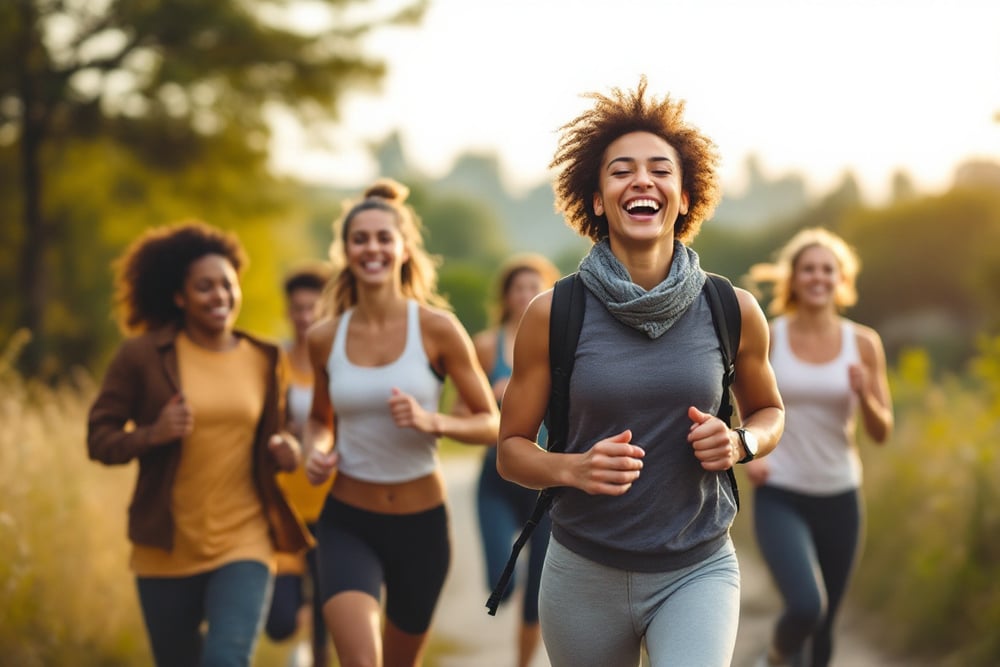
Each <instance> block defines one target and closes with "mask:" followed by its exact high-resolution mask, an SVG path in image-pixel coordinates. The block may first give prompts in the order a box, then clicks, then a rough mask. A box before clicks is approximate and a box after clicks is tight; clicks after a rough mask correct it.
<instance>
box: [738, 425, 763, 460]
mask: <svg viewBox="0 0 1000 667" xmlns="http://www.w3.org/2000/svg"><path fill="white" fill-rule="evenodd" d="M733 430H735V431H736V434H737V435H739V436H740V442H741V443H743V450H744V451H745V452H746V453H747V455H746V456H744V457H743V458H741V459H740V460H739V461H737V463H749V462H750V461H753V460H754V458H755V457H756V456H757V436H755V435H754V434H753V432H752V431H748V430H746V429H745V428H737V429H733Z"/></svg>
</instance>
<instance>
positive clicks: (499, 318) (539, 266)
mask: <svg viewBox="0 0 1000 667" xmlns="http://www.w3.org/2000/svg"><path fill="white" fill-rule="evenodd" d="M524 271H532V272H534V273H537V274H538V275H539V277H540V278H541V279H542V289H543V290H546V289H549V288H550V287H552V285H554V284H555V282H556V280H558V279H559V269H557V268H556V266H555V264H553V263H552V262H551V261H549V259H548V258H547V257H545V256H543V255H540V254H538V253H533V252H526V253H519V254H517V255H513V256H511V257H509V258H508V259H507V260H506V261H504V263H503V264H501V265H500V270H499V271H498V272H497V277H496V287H495V289H496V292H494V295H495V298H496V301H494V303H493V304H492V305H491V307H490V311H491V312H490V317H491V319H492V320H493V322H494V323H496V324H503V323H505V322H506V321H507V320H509V319H510V316H511V313H510V311H509V310H508V309H507V303H506V298H505V297H506V296H507V292H508V291H510V286H511V285H512V284H513V282H514V278H515V277H516V276H517V275H518V274H520V273H523V272H524Z"/></svg>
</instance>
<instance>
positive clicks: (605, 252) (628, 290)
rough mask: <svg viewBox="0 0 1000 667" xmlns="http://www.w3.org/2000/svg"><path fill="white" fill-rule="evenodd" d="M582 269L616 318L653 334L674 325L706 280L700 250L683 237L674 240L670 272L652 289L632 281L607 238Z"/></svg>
mask: <svg viewBox="0 0 1000 667" xmlns="http://www.w3.org/2000/svg"><path fill="white" fill-rule="evenodd" d="M579 273H580V278H581V279H583V284H584V285H586V286H587V289H589V290H590V291H591V293H593V295H594V296H595V297H597V299H598V300H599V301H600V302H601V303H603V304H604V307H605V308H607V309H608V312H610V313H611V314H612V315H613V316H614V318H615V319H616V320H618V321H619V322H621V323H622V324H624V325H626V326H630V327H632V328H633V329H637V330H639V331H641V332H643V333H644V334H646V335H647V336H649V337H650V338H659V337H660V336H662V335H663V333H664V332H665V331H666V330H667V329H669V328H670V327H671V326H673V324H674V322H676V321H677V318H679V317H680V316H681V315H683V314H684V311H686V310H687V309H688V306H690V305H691V304H692V303H693V302H694V300H695V299H696V298H697V297H698V293H699V292H701V288H702V286H703V285H704V284H705V280H706V276H705V272H704V271H702V270H701V266H700V265H699V263H698V253H696V252H695V251H694V250H692V249H690V248H688V247H687V246H686V245H684V244H683V243H681V242H680V241H674V258H673V261H672V262H671V263H670V273H669V274H667V277H666V279H665V280H664V281H663V282H662V283H660V284H659V285H657V286H656V287H654V288H653V289H651V290H649V291H648V292H647V291H646V290H644V289H643V288H642V287H640V286H639V285H636V284H635V283H634V282H632V278H631V276H629V273H628V270H627V269H626V268H625V265H623V264H622V263H621V262H620V261H619V260H618V258H617V257H615V256H614V254H613V253H612V252H611V245H610V244H609V243H608V240H607V239H603V240H601V241H599V242H598V243H596V244H595V245H594V247H593V248H591V249H590V252H589V253H587V256H586V257H584V258H583V260H582V261H581V262H580V270H579Z"/></svg>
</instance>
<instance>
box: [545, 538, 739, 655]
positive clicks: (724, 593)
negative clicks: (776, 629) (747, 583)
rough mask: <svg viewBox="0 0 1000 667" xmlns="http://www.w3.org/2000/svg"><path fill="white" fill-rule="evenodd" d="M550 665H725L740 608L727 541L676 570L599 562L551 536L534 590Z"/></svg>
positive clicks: (733, 556) (735, 572)
mask: <svg viewBox="0 0 1000 667" xmlns="http://www.w3.org/2000/svg"><path fill="white" fill-rule="evenodd" d="M539 607H540V608H539V611H540V615H541V624H542V639H543V641H544V642H545V650H546V651H547V652H548V654H549V660H550V662H551V663H552V667H589V666H592V667H618V666H621V667H636V665H638V664H639V659H640V653H641V646H642V642H643V639H645V644H646V652H647V654H648V657H649V664H650V665H651V667H666V666H667V665H673V666H676V665H697V666H698V667H729V664H730V662H731V661H732V657H733V649H734V647H735V645H736V628H737V624H738V622H739V612H740V570H739V565H738V563H737V562H736V552H735V550H734V549H733V544H732V542H727V543H726V545H725V546H724V547H723V548H721V549H719V550H718V551H717V552H716V553H714V554H712V555H711V556H709V557H708V558H706V559H705V560H704V561H702V562H700V563H696V564H695V565H692V566H690V567H687V568H684V569H681V570H676V571H673V572H629V571H627V570H619V569H616V568H612V567H606V566H604V565H599V564H597V563H595V562H593V561H591V560H588V559H586V558H583V557H582V556H579V555H577V554H576V553H574V552H572V551H570V550H569V549H567V548H566V547H564V546H563V545H561V544H559V542H558V541H557V540H556V539H555V538H552V539H551V540H549V550H548V553H547V555H546V558H545V568H544V569H543V570H542V585H541V593H540V595H539Z"/></svg>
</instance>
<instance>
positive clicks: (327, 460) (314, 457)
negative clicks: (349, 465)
mask: <svg viewBox="0 0 1000 667" xmlns="http://www.w3.org/2000/svg"><path fill="white" fill-rule="evenodd" d="M339 458H340V456H339V455H338V454H337V452H336V451H331V452H321V451H319V450H318V449H313V450H312V451H311V452H309V456H307V457H306V462H305V466H304V468H305V473H306V479H308V480H309V483H310V484H312V485H313V486H319V485H320V484H323V483H324V482H326V481H327V480H328V479H330V476H331V475H333V471H334V470H336V469H337V461H338V459H339Z"/></svg>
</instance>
